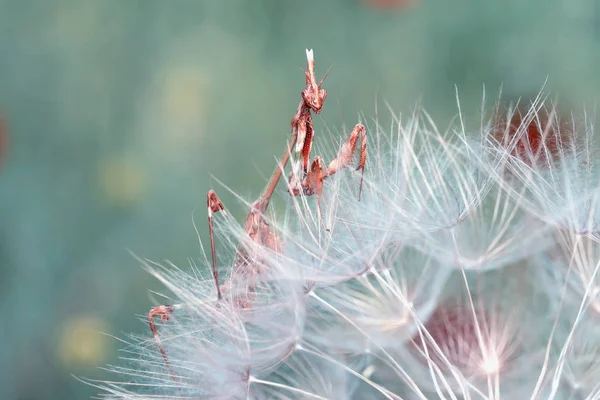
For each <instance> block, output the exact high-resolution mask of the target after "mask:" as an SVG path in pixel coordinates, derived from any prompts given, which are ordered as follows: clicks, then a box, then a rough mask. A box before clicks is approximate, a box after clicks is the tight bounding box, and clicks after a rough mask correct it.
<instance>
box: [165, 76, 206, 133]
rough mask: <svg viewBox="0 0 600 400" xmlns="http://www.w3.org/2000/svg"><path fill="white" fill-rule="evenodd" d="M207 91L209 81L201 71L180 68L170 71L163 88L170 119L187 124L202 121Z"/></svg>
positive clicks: (166, 109)
mask: <svg viewBox="0 0 600 400" xmlns="http://www.w3.org/2000/svg"><path fill="white" fill-rule="evenodd" d="M207 91H208V80H207V79H206V76H205V73H204V71H202V70H201V69H199V68H195V67H178V68H174V69H172V70H170V71H168V73H167V76H166V77H165V80H164V86H163V101H164V108H165V111H166V113H167V116H168V118H170V119H173V120H175V121H177V122H179V123H185V124H189V123H193V122H195V121H198V120H199V119H201V118H202V116H203V115H204V113H205V108H206V101H205V98H206V96H207V95H206V92H207Z"/></svg>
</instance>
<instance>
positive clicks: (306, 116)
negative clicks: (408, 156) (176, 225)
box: [148, 50, 367, 382]
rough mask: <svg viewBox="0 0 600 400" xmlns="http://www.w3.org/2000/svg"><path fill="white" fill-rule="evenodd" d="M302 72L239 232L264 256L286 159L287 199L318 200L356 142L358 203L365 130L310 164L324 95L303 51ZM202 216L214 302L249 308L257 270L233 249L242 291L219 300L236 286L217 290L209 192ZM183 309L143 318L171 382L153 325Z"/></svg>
mask: <svg viewBox="0 0 600 400" xmlns="http://www.w3.org/2000/svg"><path fill="white" fill-rule="evenodd" d="M306 59H307V70H306V71H305V73H304V75H305V87H304V89H303V90H302V92H301V100H300V103H299V105H298V109H297V111H296V113H295V114H294V116H293V118H292V120H291V137H290V140H289V142H288V146H287V148H286V149H285V151H284V153H283V155H282V156H281V158H280V162H279V165H278V166H277V168H276V169H275V171H274V172H273V174H272V175H271V178H270V180H269V182H268V183H267V186H266V187H265V189H264V190H263V192H262V194H261V195H260V196H259V198H258V199H257V200H256V201H255V202H254V203H253V204H252V205H251V209H250V212H249V214H248V216H247V218H246V222H245V224H244V232H245V234H246V235H248V237H249V238H250V239H251V241H252V242H254V243H255V244H257V245H259V246H261V247H265V248H267V249H268V250H270V251H273V252H276V253H280V252H281V251H282V250H283V243H282V241H281V239H280V238H279V237H277V235H275V234H274V233H273V232H272V231H271V228H270V226H269V223H268V221H267V219H266V217H265V213H266V211H267V209H268V206H269V202H270V200H271V197H272V195H273V193H274V191H275V188H276V186H277V184H278V183H279V181H280V179H281V176H282V174H283V171H284V169H285V167H286V166H287V164H288V162H289V159H290V157H292V156H293V161H292V165H291V170H290V175H289V179H288V192H289V193H290V194H291V195H292V196H299V195H304V196H312V195H316V196H317V197H320V196H321V193H322V192H323V181H324V180H325V179H326V178H328V177H330V176H331V175H334V174H335V173H336V172H338V171H340V170H341V169H343V168H346V167H348V166H349V165H350V164H351V163H352V161H353V156H354V153H355V150H356V148H357V145H358V141H359V139H360V141H361V142H360V158H359V163H358V167H357V168H356V171H361V182H360V189H359V198H360V193H361V191H362V176H363V175H362V174H364V168H365V163H366V156H367V137H366V128H365V126H364V125H362V124H356V125H355V126H354V129H352V131H351V133H350V135H349V137H348V138H347V139H346V141H345V142H344V143H343V144H342V146H341V148H340V149H339V151H338V154H337V156H336V157H335V158H334V159H333V160H332V161H331V162H330V163H329V164H327V165H325V164H324V162H323V160H322V158H321V157H319V156H317V157H315V158H314V160H313V161H312V163H310V152H311V148H312V144H313V139H314V135H315V130H314V126H313V121H312V114H313V113H314V114H319V113H320V111H321V109H322V107H323V104H324V102H325V99H326V97H327V91H326V90H325V89H323V88H322V84H323V81H324V79H325V77H326V75H325V76H324V77H323V78H322V79H321V80H320V81H319V82H317V79H316V75H315V62H314V54H313V51H312V50H306ZM206 197H207V213H208V229H209V236H210V249H211V259H212V275H213V279H214V283H215V285H216V290H217V299H216V301H217V302H222V301H234V302H235V306H237V307H240V308H249V307H251V306H252V299H251V292H252V289H253V288H252V285H253V283H252V282H253V279H252V278H253V277H255V276H257V275H260V269H259V268H257V265H258V264H260V263H257V259H256V255H255V254H249V251H248V250H247V249H246V248H244V247H243V246H241V245H239V246H238V248H237V251H236V257H235V260H234V265H233V270H234V271H235V272H236V274H239V273H241V274H242V275H243V276H245V279H244V284H245V285H247V287H246V288H245V289H246V290H244V291H243V292H244V293H245V295H244V296H225V294H226V293H227V292H228V291H230V290H231V289H232V288H233V287H234V286H235V285H236V282H235V281H233V280H232V279H231V278H230V279H229V280H228V281H226V282H225V283H223V284H222V285H221V284H220V281H219V274H218V268H217V260H216V250H215V239H214V236H215V235H214V228H213V216H214V214H216V213H219V212H222V211H224V210H225V207H224V205H223V203H222V202H221V200H220V199H219V197H218V196H217V194H216V193H215V192H214V191H213V190H210V191H209V192H208V193H207V196H206ZM183 306H184V305H183V304H178V305H172V306H170V305H161V306H158V307H154V308H152V309H151V310H150V312H149V313H148V323H149V325H150V330H151V332H152V334H153V336H154V340H155V342H156V345H157V346H158V348H159V350H160V352H161V355H162V357H163V359H164V362H165V365H166V366H167V368H168V369H169V371H170V374H171V376H172V378H173V380H174V381H175V382H177V375H176V374H175V373H174V371H173V369H172V367H171V364H170V362H169V358H168V356H167V353H166V351H165V349H164V347H163V345H162V343H161V340H160V336H159V334H158V330H157V328H156V324H155V323H154V319H155V318H157V317H159V318H160V319H161V321H162V322H167V321H168V320H169V318H170V317H171V315H172V314H173V313H174V312H175V311H176V310H177V309H179V308H182V307H183Z"/></svg>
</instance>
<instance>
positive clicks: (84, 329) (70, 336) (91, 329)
mask: <svg viewBox="0 0 600 400" xmlns="http://www.w3.org/2000/svg"><path fill="white" fill-rule="evenodd" d="M108 331H109V326H108V324H107V323H106V322H105V321H104V320H103V319H101V318H97V317H78V318H73V319H71V320H68V321H66V322H65V323H64V324H63V325H62V326H61V327H60V334H59V338H58V340H59V343H58V356H59V358H60V359H61V360H62V362H63V363H65V364H68V365H84V366H98V365H99V364H101V363H102V362H104V361H105V359H106V356H107V352H108V351H109V350H110V349H109V344H108V343H109V342H108V340H109V338H108V337H107V335H106V334H105V333H107V332H108Z"/></svg>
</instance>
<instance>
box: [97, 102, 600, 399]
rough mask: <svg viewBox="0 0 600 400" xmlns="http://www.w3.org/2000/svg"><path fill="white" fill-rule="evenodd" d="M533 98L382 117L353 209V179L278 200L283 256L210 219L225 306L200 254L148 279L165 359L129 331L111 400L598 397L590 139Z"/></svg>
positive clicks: (599, 264) (599, 240) (344, 175)
mask: <svg viewBox="0 0 600 400" xmlns="http://www.w3.org/2000/svg"><path fill="white" fill-rule="evenodd" d="M543 100H544V99H543V97H542V96H541V95H540V97H538V98H536V99H535V100H534V101H532V102H531V104H529V105H527V107H526V108H525V109H523V108H522V107H513V108H507V109H505V110H501V109H500V108H497V109H496V110H494V111H493V112H492V113H491V114H492V116H491V117H489V119H484V120H483V122H482V123H481V124H480V128H479V129H477V130H475V131H474V132H468V130H467V129H466V128H465V125H464V124H463V121H462V118H459V119H457V122H456V125H455V126H452V127H451V128H450V129H448V130H447V131H444V132H442V131H440V130H438V129H437V127H436V125H435V124H434V123H433V122H432V120H431V118H430V117H429V116H428V115H427V114H426V113H424V112H415V113H414V114H412V115H410V116H409V117H408V118H407V119H406V120H403V119H402V118H400V117H399V116H393V118H392V124H391V126H389V127H385V128H384V127H382V126H381V125H380V124H379V121H375V123H374V124H372V126H367V132H368V138H369V140H368V146H367V167H366V169H365V172H364V180H363V181H362V184H363V187H362V192H361V193H362V194H361V197H360V199H359V197H358V191H359V185H360V182H361V176H360V173H359V172H355V171H351V170H350V169H345V170H343V171H340V172H339V173H337V174H335V175H333V176H331V177H329V178H328V179H327V180H326V181H325V185H324V189H323V193H322V196H321V197H320V198H319V199H317V198H316V197H314V196H312V197H306V196H298V197H290V199H289V201H288V209H287V213H286V215H285V218H284V219H283V220H277V218H270V219H269V229H270V230H271V231H272V232H273V233H274V234H275V235H276V236H278V237H279V238H280V240H281V241H282V242H283V248H282V249H273V248H265V247H261V246H260V245H259V244H257V243H256V241H252V240H249V238H248V235H247V233H246V232H245V231H244V230H243V229H242V228H241V227H240V226H239V225H238V224H237V223H236V222H235V221H234V220H233V219H232V218H231V217H225V218H223V217H220V216H219V218H217V216H215V221H216V223H217V226H216V229H217V242H219V243H221V245H220V246H219V255H220V257H219V260H218V263H219V265H221V266H223V265H228V266H230V267H229V268H228V269H226V270H222V271H221V272H222V279H221V284H222V283H223V282H224V281H226V280H227V281H228V282H229V283H228V284H226V285H223V286H224V287H225V286H226V287H227V288H228V290H227V291H224V294H223V298H221V299H217V295H216V290H215V284H214V281H213V279H212V277H209V276H210V273H209V271H210V265H211V264H210V263H209V262H208V259H205V260H204V263H203V264H204V265H203V266H202V268H197V267H194V268H192V273H189V272H183V271H181V270H179V269H177V268H175V267H174V266H166V267H161V266H158V265H154V266H152V267H149V270H150V271H151V272H152V273H153V274H154V275H155V276H156V277H157V278H158V279H160V280H161V281H162V282H163V283H164V284H165V286H166V287H167V288H168V289H169V290H170V291H171V292H172V293H173V304H177V306H176V307H174V311H173V315H171V316H170V318H169V319H168V320H167V321H164V322H162V323H160V324H158V333H159V336H160V340H161V343H162V347H163V349H164V352H165V354H166V356H167V358H168V360H169V364H170V366H169V365H166V363H165V360H164V358H163V357H162V355H161V352H160V350H159V348H158V347H157V345H156V342H155V340H154V338H152V337H151V336H150V335H148V336H147V337H146V336H144V337H143V338H140V339H133V338H132V340H131V342H130V347H129V348H128V349H127V353H126V354H130V357H127V358H125V361H126V362H127V364H128V365H127V366H121V367H111V369H112V370H113V371H114V372H116V373H118V374H119V375H120V379H119V380H118V381H115V382H97V383H96V384H97V385H98V386H99V387H101V388H102V389H103V391H104V392H105V393H106V397H107V398H112V399H166V398H169V399H183V398H185V399H334V400H342V399H421V400H426V399H452V400H457V399H508V400H512V399H517V400H518V399H544V400H545V399H556V400H571V399H572V400H583V399H587V400H592V399H600V277H599V274H598V270H599V269H600V235H599V233H600V232H599V230H600V226H599V218H600V214H599V213H598V211H600V210H599V208H600V204H599V201H598V200H599V199H600V197H599V189H600V185H599V183H600V175H599V174H598V172H597V171H598V166H597V165H596V164H597V160H598V159H597V157H596V154H595V151H596V148H595V147H594V145H593V142H592V127H591V125H590V124H589V122H588V121H587V116H586V117H585V119H586V120H585V121H584V123H582V124H581V126H579V125H578V124H577V123H569V124H565V123H564V119H561V118H559V116H558V114H557V113H556V112H555V110H554V109H552V108H549V109H545V108H544V107H543V104H544V101H543ZM574 120H575V119H574V118H570V121H574ZM515 121H516V122H515ZM240 254H244V255H245V256H246V257H248V260H249V263H250V265H251V267H250V268H246V269H244V270H243V272H240V270H239V268H238V267H236V265H238V263H237V261H239V257H240ZM249 271H251V272H249ZM223 273H224V274H223ZM249 274H250V275H252V276H251V277H250V276H247V275H249ZM235 276H237V278H236V279H233V278H232V277H235ZM240 298H242V299H245V301H243V302H240V301H239V299H240Z"/></svg>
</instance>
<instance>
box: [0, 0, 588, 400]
mask: <svg viewBox="0 0 600 400" xmlns="http://www.w3.org/2000/svg"><path fill="white" fill-rule="evenodd" d="M378 3H380V2H377V1H362V0H332V1H317V0H314V1H280V0H256V1H233V0H227V1H224V0H221V1H198V0H175V1H164V0H162V1H161V0H131V1H122V0H103V1H99V0H83V1H68V0H54V1H48V0H28V1H17V0H0V112H1V113H2V115H4V118H5V120H6V121H7V126H8V128H9V129H8V132H7V135H8V138H9V140H7V141H0V143H7V145H8V146H9V147H8V148H6V149H2V151H0V154H2V157H3V158H2V159H0V313H1V314H2V317H3V319H2V323H1V324H0V336H1V337H2V338H3V345H2V347H1V350H0V398H2V399H7V400H11V399H22V400H28V399H49V398H60V399H81V398H87V397H89V396H90V395H92V394H93V393H95V390H94V389H92V388H90V387H88V386H85V385H83V384H81V383H80V382H78V381H77V380H76V379H74V378H73V377H72V375H71V374H74V375H78V376H82V375H83V376H87V377H92V378H94V377H96V378H103V377H105V375H104V372H103V371H102V370H99V369H98V368H97V365H102V364H104V363H111V362H114V360H115V359H116V357H117V356H118V354H117V351H116V349H117V348H119V347H120V346H119V342H118V341H117V340H115V339H113V338H111V337H109V336H106V335H104V336H103V335H101V334H99V333H98V332H104V333H106V334H108V335H115V336H120V335H121V334H122V332H128V331H138V332H140V331H143V329H145V326H144V325H143V324H141V323H138V321H136V320H135V318H133V316H134V315H135V314H144V313H145V312H146V311H147V310H148V309H149V308H150V307H151V306H152V305H153V304H155V301H152V300H151V299H150V296H149V294H148V293H149V292H148V288H158V287H159V286H158V285H157V284H156V283H154V282H153V281H152V279H151V278H150V277H149V276H148V275H147V274H145V273H144V272H143V271H142V270H141V269H140V268H138V262H137V261H135V260H134V258H133V257H132V256H131V255H130V253H129V252H128V251H127V249H130V250H131V251H133V252H134V253H136V254H138V255H140V256H143V257H148V258H150V259H154V260H161V259H163V258H168V259H170V260H172V261H173V262H175V263H176V264H179V265H182V266H183V265H185V264H186V263H187V259H188V257H197V255H198V254H199V253H198V243H197V237H196V235H195V233H194V230H193V226H192V212H193V211H194V210H195V209H196V208H197V209H198V210H199V211H198V213H197V215H196V216H195V219H196V221H197V223H198V226H199V229H200V231H201V232H202V236H203V237H202V238H203V239H205V235H204V231H205V227H206V225H205V222H204V221H205V216H204V212H205V211H204V210H205V203H204V201H205V200H204V194H205V193H206V191H208V190H209V189H210V188H211V187H213V186H214V187H216V188H217V189H218V190H219V191H220V197H221V198H222V199H223V201H224V202H225V203H226V205H227V207H228V208H229V209H230V210H233V212H234V215H235V216H236V217H237V218H238V219H241V218H243V215H242V214H241V212H240V211H239V210H241V208H240V207H237V208H236V201H235V198H234V197H233V196H232V195H229V194H228V193H227V191H226V190H225V189H223V188H222V187H220V186H219V185H218V184H215V182H214V181H211V175H214V176H216V177H218V178H219V179H220V180H221V181H223V182H225V183H226V184H227V185H229V186H230V187H231V188H232V189H233V190H234V191H235V192H238V193H240V194H242V195H243V196H245V197H248V198H252V196H255V195H256V194H258V193H259V192H260V190H261V189H262V186H263V184H264V182H265V179H264V178H265V176H267V175H268V174H269V173H270V171H271V170H272V168H273V167H274V166H275V162H274V158H273V156H274V155H279V154H280V152H281V149H282V148H283V145H284V143H285V141H286V138H287V135H288V133H289V121H290V118H291V116H292V115H293V113H294V111H295V108H296V106H297V101H298V93H299V91H300V90H301V88H302V87H303V82H302V80H301V73H300V68H302V67H303V66H304V63H305V60H304V52H303V50H304V48H314V50H315V54H316V57H317V58H318V60H319V63H318V68H319V71H320V72H319V73H318V75H319V76H320V75H322V73H323V72H324V69H325V68H326V66H328V65H334V67H333V69H332V71H331V74H330V75H329V77H328V78H327V81H326V84H325V88H326V89H327V90H328V91H329V94H330V98H329V100H328V102H329V107H328V108H327V109H326V110H324V111H323V120H325V121H327V125H326V126H325V125H324V124H323V123H321V121H320V119H318V118H317V121H316V125H317V130H318V132H317V133H318V135H319V136H320V138H318V139H317V143H318V142H319V140H327V139H328V136H327V137H326V135H325V133H326V129H329V130H331V131H332V132H333V134H334V135H336V133H339V132H341V130H342V129H343V127H344V124H348V125H352V124H354V123H355V122H356V120H357V115H358V114H359V113H363V114H364V115H365V116H366V118H371V117H374V115H375V108H376V102H377V104H378V111H379V113H380V114H383V113H385V112H386V110H385V106H384V105H385V103H384V101H387V102H389V104H390V105H391V106H392V107H393V108H394V110H396V111H409V110H410V107H411V106H413V105H414V104H415V103H416V102H418V101H419V100H422V103H423V104H424V105H425V106H426V108H427V109H428V110H429V111H430V112H432V114H433V115H435V116H436V117H437V118H439V124H440V125H441V126H443V125H444V123H443V121H445V120H447V119H448V118H449V117H450V116H452V115H453V114H455V112H456V102H455V100H454V85H457V86H458V88H459V90H460V93H461V101H462V102H463V104H464V105H465V107H464V108H465V109H466V110H476V109H477V105H478V104H479V103H480V102H481V94H482V86H483V84H485V85H486V88H487V91H488V93H489V94H491V96H492V97H493V96H494V95H495V94H496V93H498V91H499V89H500V86H501V85H502V87H503V92H504V93H505V94H507V95H508V96H515V97H516V96H525V97H527V96H531V95H532V94H535V93H537V92H538V91H539V89H540V88H541V87H542V85H543V83H544V81H545V80H546V78H547V77H549V83H548V88H549V89H551V90H552V91H553V92H554V93H559V94H560V100H561V102H566V103H570V104H577V105H580V104H582V103H586V104H588V105H591V104H592V103H593V101H594V100H596V99H597V97H598V89H597V88H598V87H599V86H598V83H600V72H598V71H600V5H598V4H597V2H595V1H593V0H568V1H566V0H549V1H543V0H533V1H527V2H525V1H522V0H508V1H502V2H497V1H496V2H491V1H481V0H456V1H454V0H451V1H441V0H421V1H420V2H418V1H413V2H410V3H412V4H410V5H409V6H407V7H402V6H401V5H399V6H397V7H385V9H384V8H380V7H378V5H377V4H378ZM381 3H384V2H381ZM399 3H402V2H399ZM407 3H409V2H407ZM282 192H283V191H282ZM154 297H158V296H154Z"/></svg>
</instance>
